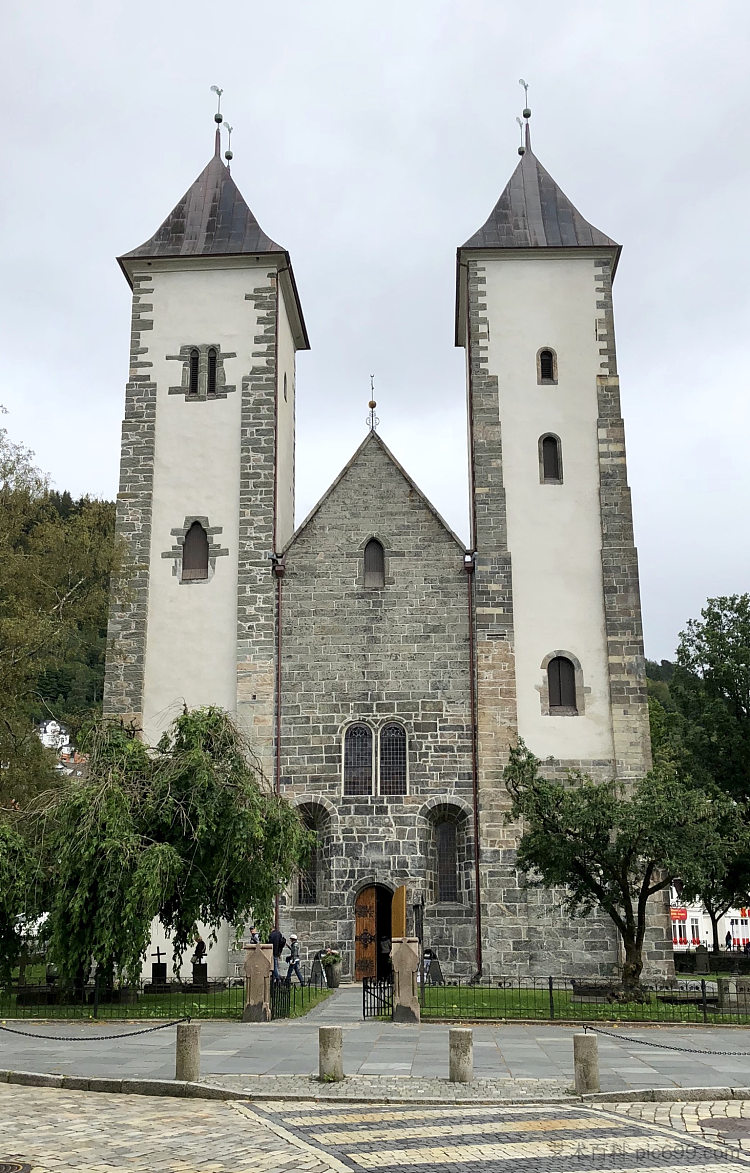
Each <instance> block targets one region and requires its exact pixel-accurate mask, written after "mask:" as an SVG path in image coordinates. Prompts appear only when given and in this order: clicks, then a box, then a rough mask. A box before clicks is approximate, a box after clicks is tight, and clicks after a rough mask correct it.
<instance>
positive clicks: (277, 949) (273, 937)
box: [268, 925, 286, 978]
mask: <svg viewBox="0 0 750 1173" xmlns="http://www.w3.org/2000/svg"><path fill="white" fill-rule="evenodd" d="M268 944H269V945H273V976H274V977H275V978H277V977H278V976H279V958H280V957H281V952H282V950H283V948H284V946H285V945H286V937H284V936H282V933H281V930H280V929H279V927H278V925H276V926H275V927H274V928H272V929H271V932H270V933H269V935H268Z"/></svg>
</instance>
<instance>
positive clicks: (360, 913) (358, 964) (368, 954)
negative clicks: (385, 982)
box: [354, 886, 377, 982]
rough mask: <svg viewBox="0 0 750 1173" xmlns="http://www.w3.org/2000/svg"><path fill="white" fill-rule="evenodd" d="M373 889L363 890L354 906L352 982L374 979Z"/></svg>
mask: <svg viewBox="0 0 750 1173" xmlns="http://www.w3.org/2000/svg"><path fill="white" fill-rule="evenodd" d="M376 943H377V935H376V932H375V888H374V886H373V887H370V888H363V889H362V891H361V892H360V894H359V896H358V897H357V903H356V904H355V906H354V980H355V981H358V982H361V981H362V979H363V978H366V977H367V978H369V977H372V978H374V977H375V974H376V972H377V961H376V953H375V946H376Z"/></svg>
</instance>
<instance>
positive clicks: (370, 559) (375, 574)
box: [365, 538, 385, 587]
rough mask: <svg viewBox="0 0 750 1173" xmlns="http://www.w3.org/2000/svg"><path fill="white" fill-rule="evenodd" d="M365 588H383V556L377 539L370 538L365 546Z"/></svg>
mask: <svg viewBox="0 0 750 1173" xmlns="http://www.w3.org/2000/svg"><path fill="white" fill-rule="evenodd" d="M365 586H366V587H382V586H385V554H384V552H383V547H382V546H381V544H380V542H379V541H378V540H377V538H370V540H369V542H368V543H367V545H366V546H365Z"/></svg>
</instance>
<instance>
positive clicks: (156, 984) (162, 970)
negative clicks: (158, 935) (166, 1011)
mask: <svg viewBox="0 0 750 1173" xmlns="http://www.w3.org/2000/svg"><path fill="white" fill-rule="evenodd" d="M151 956H152V957H155V958H156V961H152V962H151V987H152V990H151V992H152V993H154V994H161V993H168V991H169V987H168V986H167V963H166V961H162V957H166V956H167V955H166V953H165V952H164V950H163V949H162V948H161V946H159V945H157V946H156V952H155V953H152V954H151Z"/></svg>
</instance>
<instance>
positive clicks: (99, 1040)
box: [0, 1014, 190, 1043]
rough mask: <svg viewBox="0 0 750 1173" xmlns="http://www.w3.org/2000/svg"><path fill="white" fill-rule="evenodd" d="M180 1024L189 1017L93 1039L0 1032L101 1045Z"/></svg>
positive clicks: (10, 1029)
mask: <svg viewBox="0 0 750 1173" xmlns="http://www.w3.org/2000/svg"><path fill="white" fill-rule="evenodd" d="M180 1022H190V1015H189V1014H186V1015H185V1017H184V1018H176V1019H175V1020H174V1022H159V1023H157V1025H156V1026H146V1027H144V1028H143V1030H129V1031H123V1032H122V1033H121V1034H116V1035H97V1036H96V1037H95V1038H88V1039H87V1038H85V1037H83V1036H81V1035H39V1034H33V1033H32V1032H31V1031H30V1030H16V1029H15V1027H12V1026H5V1025H4V1024H0V1030H4V1031H7V1033H8V1034H11V1035H23V1036H24V1038H26V1039H48V1040H49V1041H50V1042H51V1043H103V1042H106V1040H107V1039H132V1038H133V1036H134V1035H147V1034H151V1032H152V1031H154V1030H166V1029H167V1027H169V1026H177V1025H178V1023H180Z"/></svg>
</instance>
